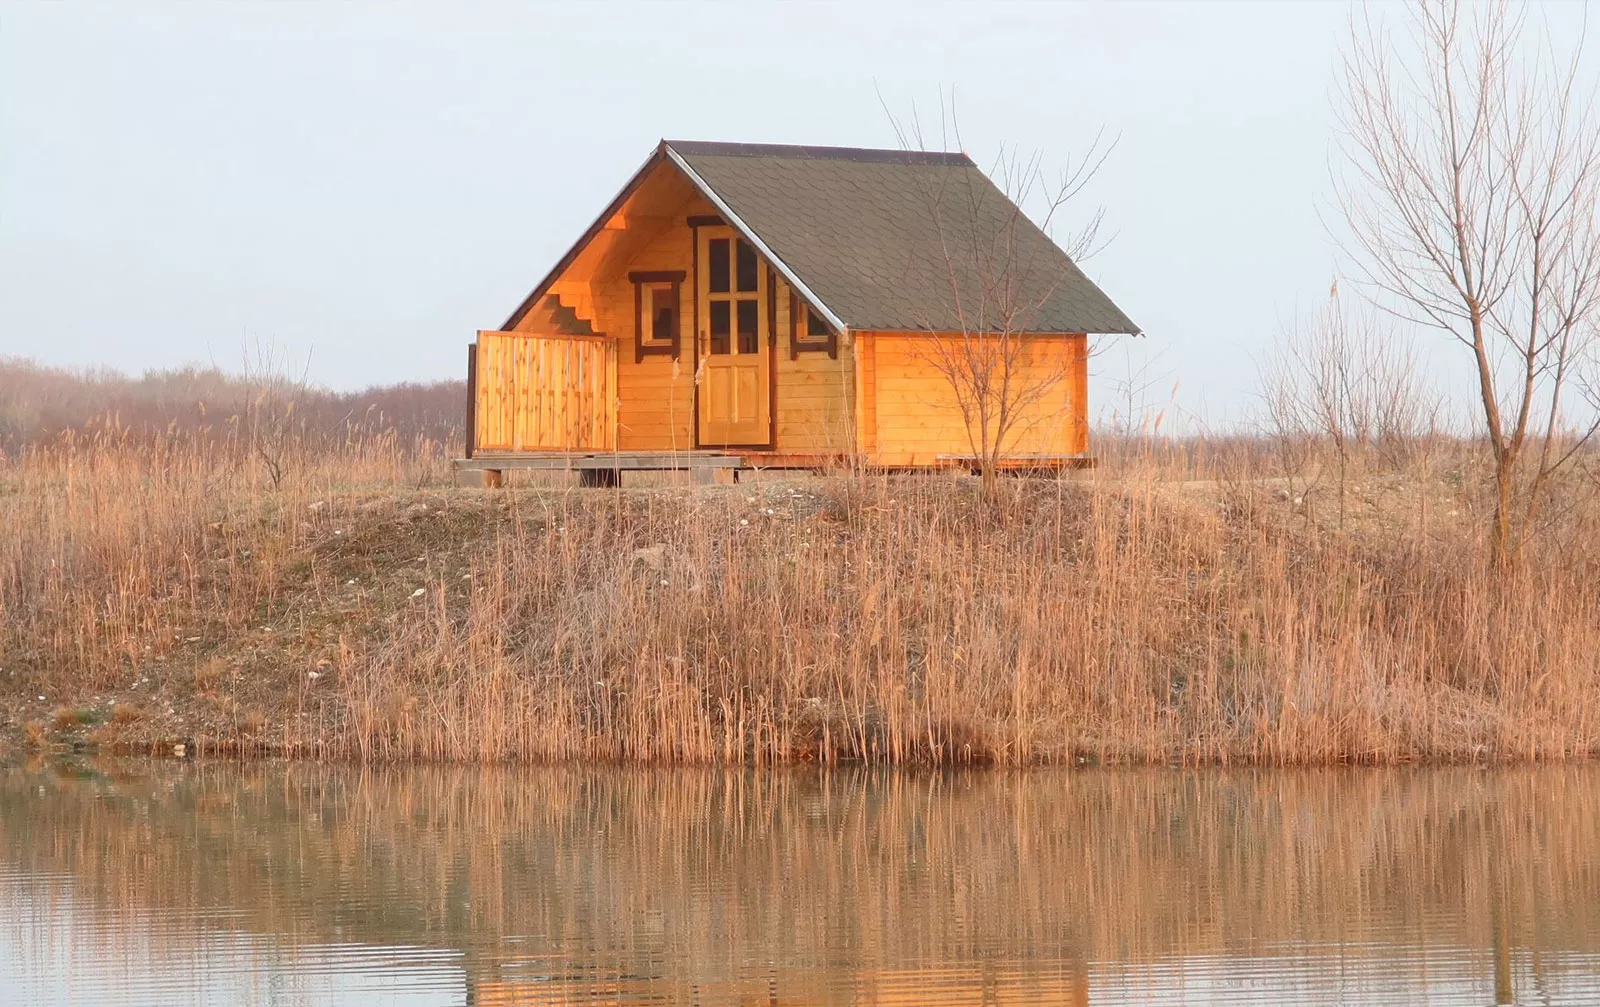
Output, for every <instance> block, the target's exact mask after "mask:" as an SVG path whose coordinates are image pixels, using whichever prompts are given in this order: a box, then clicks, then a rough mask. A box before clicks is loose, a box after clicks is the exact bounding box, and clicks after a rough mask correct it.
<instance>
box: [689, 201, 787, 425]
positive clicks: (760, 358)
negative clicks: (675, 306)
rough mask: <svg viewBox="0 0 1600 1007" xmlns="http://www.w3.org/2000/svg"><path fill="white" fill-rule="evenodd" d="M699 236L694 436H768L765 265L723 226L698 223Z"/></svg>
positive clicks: (768, 357) (735, 234) (749, 248)
mask: <svg viewBox="0 0 1600 1007" xmlns="http://www.w3.org/2000/svg"><path fill="white" fill-rule="evenodd" d="M696 231H697V233H698V235H699V238H698V241H699V246H700V247H699V248H698V249H696V254H697V255H698V256H699V258H698V260H697V262H698V272H699V287H700V289H699V291H698V294H697V296H698V297H699V298H700V311H699V315H700V333H699V336H698V342H699V350H698V352H699V356H700V363H699V365H698V375H697V382H698V385H699V398H700V417H699V420H700V443H701V444H702V445H704V446H706V447H722V446H724V445H755V444H766V443H767V442H768V441H769V440H771V407H772V400H771V390H770V389H771V386H770V381H771V368H772V355H771V353H770V352H769V350H768V347H767V335H768V333H767V310H766V304H767V270H766V268H765V267H764V266H763V265H762V263H761V259H760V258H759V257H758V256H757V255H756V250H755V248H754V247H752V246H751V245H750V243H749V242H747V241H745V240H744V239H743V238H741V237H739V235H738V233H737V232H735V231H734V230H733V228H731V227H701V228H697V229H696Z"/></svg>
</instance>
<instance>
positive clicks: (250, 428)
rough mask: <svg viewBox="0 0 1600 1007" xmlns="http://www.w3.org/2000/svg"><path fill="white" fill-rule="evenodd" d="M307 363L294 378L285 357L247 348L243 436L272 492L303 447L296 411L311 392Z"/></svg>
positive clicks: (269, 347)
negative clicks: (269, 483) (263, 472)
mask: <svg viewBox="0 0 1600 1007" xmlns="http://www.w3.org/2000/svg"><path fill="white" fill-rule="evenodd" d="M310 366H311V360H310V358H309V357H307V359H306V363H305V365H304V366H303V367H301V368H300V369H299V372H298V373H296V370H295V368H294V367H293V366H292V361H291V360H290V359H289V356H288V354H287V352H285V351H284V350H282V349H280V348H279V347H277V346H275V345H274V344H272V343H262V342H261V341H259V340H257V341H256V343H255V345H254V347H252V346H250V345H248V344H247V345H246V346H245V352H244V367H243V369H242V370H241V372H240V377H241V379H242V383H243V386H244V403H243V405H244V408H243V409H242V410H241V413H240V416H241V418H242V420H243V421H244V431H243V433H244V436H245V437H246V438H247V439H248V443H249V447H250V453H251V454H252V455H254V456H255V457H256V459H257V460H258V461H259V462H260V463H261V467H262V469H263V470H264V471H265V472H266V473H267V478H268V479H270V480H271V481H272V488H273V489H277V488H278V487H279V486H281V485H282V483H283V480H284V477H285V476H286V475H288V474H289V472H290V471H291V470H292V468H293V467H294V465H295V463H296V461H297V460H298V458H299V455H300V454H301V451H302V449H303V448H304V446H305V444H304V442H305V425H304V423H303V422H302V418H301V417H299V416H297V415H296V413H295V410H296V409H297V408H298V407H299V405H300V402H301V400H302V399H304V398H305V397H306V395H307V393H308V391H309V390H310V386H309V382H308V381H307V374H308V372H309V370H310Z"/></svg>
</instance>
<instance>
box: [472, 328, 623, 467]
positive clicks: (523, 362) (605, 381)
mask: <svg viewBox="0 0 1600 1007" xmlns="http://www.w3.org/2000/svg"><path fill="white" fill-rule="evenodd" d="M614 356H615V351H614V348H613V347H612V345H611V341H610V340H609V339H607V338H605V337H603V336H566V335H550V334H541V333H527V332H479V333H478V344H477V358H476V359H477V364H476V369H475V373H474V378H475V383H476V388H477V409H476V417H475V427H476V428H475V430H474V437H473V443H474V448H475V451H476V452H480V453H481V452H493V451H562V450H565V451H610V450H613V449H614V448H615V447H616V429H617V423H616V399H617V393H616V382H615V379H614V377H613V375H614V374H615V368H614V359H613V358H614Z"/></svg>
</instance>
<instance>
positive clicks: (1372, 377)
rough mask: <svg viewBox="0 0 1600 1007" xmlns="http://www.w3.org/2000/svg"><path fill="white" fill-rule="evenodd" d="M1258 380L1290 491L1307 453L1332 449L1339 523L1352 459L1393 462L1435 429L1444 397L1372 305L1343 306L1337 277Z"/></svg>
mask: <svg viewBox="0 0 1600 1007" xmlns="http://www.w3.org/2000/svg"><path fill="white" fill-rule="evenodd" d="M1262 385H1263V389H1264V399H1265V407H1266V415H1267V421H1268V425H1269V426H1270V428H1271V430H1272V433H1273V435H1274V441H1275V443H1276V445H1277V450H1278V454H1279V460H1280V463H1281V464H1282V466H1283V471H1284V474H1285V476H1286V477H1288V478H1289V480H1290V487H1289V490H1290V492H1291V493H1294V492H1295V486H1294V485H1293V482H1294V479H1295V478H1296V476H1297V475H1299V474H1300V473H1301V472H1302V471H1303V470H1304V468H1305V465H1306V462H1307V461H1308V460H1309V459H1310V458H1311V457H1312V456H1313V455H1314V454H1316V453H1317V452H1318V450H1319V449H1320V448H1322V447H1326V448H1328V449H1331V452H1332V455H1333V468H1334V477H1335V489H1336V491H1337V499H1338V508H1339V525H1340V526H1341V527H1343V525H1344V522H1345V505H1346V499H1347V493H1346V488H1347V486H1348V483H1349V476H1350V472H1351V469H1352V467H1353V466H1355V465H1356V464H1358V463H1359V462H1361V461H1362V460H1364V459H1366V458H1367V457H1369V456H1371V455H1373V454H1376V455H1378V456H1380V457H1381V458H1382V459H1383V460H1384V461H1385V462H1387V463H1388V464H1389V465H1391V466H1397V465H1399V464H1400V463H1401V462H1403V461H1405V460H1406V459H1407V457H1408V456H1409V455H1411V454H1413V453H1414V450H1415V447H1416V445H1418V444H1420V443H1423V442H1424V441H1426V440H1428V439H1430V438H1431V437H1432V435H1433V434H1434V433H1435V432H1436V430H1437V429H1438V420H1439V414H1440V411H1441V403H1440V401H1439V398H1438V396H1437V395H1436V394H1435V393H1434V392H1433V391H1432V390H1431V389H1429V388H1428V386H1427V383H1426V381H1425V380H1424V379H1423V377H1422V374H1421V369H1420V368H1419V367H1418V366H1417V359H1416V355H1415V353H1414V352H1413V350H1412V347H1411V345H1410V343H1409V341H1408V340H1407V339H1406V338H1405V337H1404V336H1402V335H1401V334H1400V333H1397V332H1395V331H1393V326H1386V325H1382V324H1379V320H1378V319H1377V318H1375V317H1373V316H1372V315H1370V314H1367V313H1363V312H1361V311H1359V310H1358V311H1354V312H1352V311H1349V310H1347V309H1346V307H1345V305H1344V303H1343V301H1342V299H1341V298H1340V296H1339V287H1338V284H1337V283H1335V284H1334V286H1333V288H1332V289H1331V290H1330V291H1329V293H1328V300H1327V303H1326V304H1325V305H1323V307H1322V309H1321V310H1320V311H1318V312H1317V315H1316V317H1315V318H1314V319H1313V320H1312V322H1311V324H1310V325H1309V326H1303V327H1297V328H1295V329H1294V330H1293V331H1291V332H1288V333H1286V334H1285V335H1284V336H1283V337H1282V338H1281V339H1279V340H1278V341H1277V343H1276V344H1275V346H1274V347H1273V352H1272V355H1271V356H1270V357H1268V359H1267V360H1266V362H1265V363H1264V364H1263V365H1262ZM1319 475H1320V474H1319ZM1309 489H1310V487H1307V488H1306V490H1305V491H1304V492H1305V495H1307V496H1308V497H1309ZM1308 510H1309V506H1308Z"/></svg>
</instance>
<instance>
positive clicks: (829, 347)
mask: <svg viewBox="0 0 1600 1007" xmlns="http://www.w3.org/2000/svg"><path fill="white" fill-rule="evenodd" d="M789 319H790V321H791V322H792V323H793V325H792V328H791V331H790V334H789V351H790V352H789V355H790V357H793V356H794V355H795V354H798V353H806V352H810V351H824V350H825V351H827V353H828V355H829V356H837V355H838V352H839V349H838V347H839V341H838V335H837V334H836V333H835V332H834V331H833V328H832V327H831V326H829V325H828V322H827V319H825V318H823V317H822V316H821V315H820V314H818V313H817V311H816V309H815V308H813V307H812V306H811V305H809V304H807V303H806V302H805V300H804V299H802V298H801V297H800V295H799V294H795V295H794V296H793V297H792V298H791V299H790V301H789Z"/></svg>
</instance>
